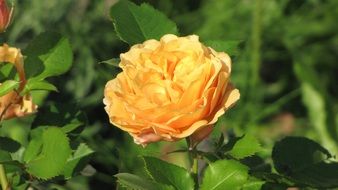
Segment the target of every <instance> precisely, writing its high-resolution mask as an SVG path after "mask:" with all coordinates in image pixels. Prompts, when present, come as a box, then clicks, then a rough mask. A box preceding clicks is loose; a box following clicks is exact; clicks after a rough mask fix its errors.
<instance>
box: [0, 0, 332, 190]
mask: <svg viewBox="0 0 338 190" xmlns="http://www.w3.org/2000/svg"><path fill="white" fill-rule="evenodd" d="M14 2H16V6H15V9H16V10H15V11H14V13H15V15H14V17H13V18H14V20H13V22H12V23H11V26H10V27H9V28H8V31H7V32H6V33H5V34H2V37H4V38H1V40H2V41H4V42H7V43H8V44H10V45H11V46H13V45H14V46H17V47H27V43H28V42H29V41H31V39H32V38H33V37H34V36H36V35H38V34H40V33H41V32H43V31H44V30H46V29H47V28H53V30H56V31H60V32H62V33H63V34H65V35H66V36H67V37H68V38H69V39H70V41H71V44H72V49H73V50H74V62H75V64H74V67H73V68H72V69H71V70H70V72H69V73H68V74H67V75H64V76H63V77H59V78H56V77H53V78H48V83H49V82H51V83H49V84H52V83H53V84H54V85H55V86H56V87H57V89H58V90H59V92H60V93H58V94H56V93H51V94H49V95H46V92H40V91H37V90H41V89H44V90H55V89H56V88H54V87H52V86H51V85H49V84H47V83H46V82H45V81H46V80H41V79H40V78H37V79H34V80H29V81H28V83H29V84H28V85H27V87H26V89H25V93H26V92H29V91H31V94H32V95H33V97H34V100H36V101H37V102H39V112H38V113H37V115H38V116H37V119H36V120H35V121H34V123H33V125H31V123H32V121H33V120H34V117H35V116H30V117H28V118H20V119H14V120H11V121H2V122H1V124H0V125H1V126H3V127H2V128H1V129H0V136H1V138H7V140H8V139H11V140H9V141H11V142H12V140H13V141H14V140H15V141H18V142H20V146H21V147H19V149H18V148H17V147H18V146H14V148H8V147H7V146H6V147H5V146H4V144H0V149H1V150H0V163H1V164H4V166H5V169H6V172H7V173H8V175H7V176H8V178H9V181H11V182H12V189H19V188H20V187H21V189H27V188H34V189H63V190H65V189H67V190H68V189H70V190H72V189H74V190H75V189H83V190H87V189H97V187H100V188H102V189H115V188H116V187H115V186H117V184H116V182H115V180H114V179H112V177H111V176H113V175H114V174H116V173H117V172H119V171H121V172H135V173H137V175H138V176H139V177H136V178H132V177H131V178H126V179H124V176H120V178H121V180H120V179H119V182H120V183H121V182H122V181H123V180H124V183H125V184H124V185H125V186H127V185H126V184H127V183H130V182H133V180H134V184H132V185H133V186H132V187H129V188H132V189H133V188H136V189H137V188H140V187H144V186H142V185H140V184H144V183H146V184H147V186H145V187H144V189H152V188H154V187H155V189H161V187H163V188H164V189H165V188H169V189H170V187H168V186H166V185H164V184H162V185H160V184H158V183H156V182H155V181H154V180H152V179H148V178H147V177H140V176H141V175H139V174H140V173H142V169H141V166H142V164H141V160H140V159H138V157H137V155H138V154H141V155H149V154H152V155H160V156H161V158H162V157H165V159H166V160H170V162H171V163H179V164H180V165H183V166H186V168H188V167H189V166H188V164H187V158H186V156H185V154H182V153H179V152H176V153H175V154H170V155H164V153H165V152H168V151H169V152H170V151H172V150H176V149H179V150H184V151H186V150H187V148H185V147H183V143H182V142H178V143H160V144H156V145H149V146H148V147H147V148H145V149H142V148H140V147H136V146H135V145H134V144H133V143H132V140H131V139H130V138H129V137H127V136H126V135H124V134H122V133H121V132H120V131H119V130H117V129H116V128H112V127H108V126H107V125H108V120H107V116H106V114H105V113H104V111H103V109H102V106H103V105H102V92H103V88H104V85H105V83H106V81H108V80H111V79H112V78H114V76H116V74H117V73H118V72H120V70H118V69H117V68H114V67H115V66H116V62H114V61H116V60H110V61H106V63H107V62H108V63H113V64H112V65H109V64H100V65H99V64H97V63H98V62H100V61H101V60H107V59H110V58H112V57H118V55H119V54H120V53H123V52H125V51H127V50H128V47H127V46H126V44H123V43H121V42H120V41H119V40H118V38H117V37H116V36H115V35H114V34H113V33H114V31H113V27H112V25H111V19H110V18H109V16H108V15H109V6H110V5H111V4H110V3H112V2H113V1H105V0H98V1H88V0H81V1H71V0H58V1H56V0H50V1H41V0H30V1H15V0H14ZM133 2H136V3H137V4H140V3H143V2H146V3H149V4H151V6H153V7H155V8H157V9H159V10H161V11H162V12H164V13H165V14H166V16H167V17H168V18H171V19H173V20H175V22H176V23H177V25H178V26H179V29H180V33H181V34H182V35H190V34H197V35H199V36H200V38H201V39H202V41H205V42H206V44H207V45H208V44H209V42H210V41H211V42H213V43H214V45H210V46H211V47H213V48H215V49H216V50H218V51H226V52H227V53H228V54H229V55H231V56H232V58H233V56H234V58H233V59H232V62H233V64H232V67H233V69H232V70H233V72H232V78H231V82H232V83H233V84H234V85H235V86H236V87H237V88H238V89H239V90H240V93H241V99H240V101H239V102H238V104H237V105H236V107H234V108H233V109H231V110H229V111H227V113H226V114H225V116H224V117H222V118H221V119H220V120H219V122H218V123H217V126H218V127H217V128H215V130H214V134H216V135H217V136H218V135H219V133H220V132H222V133H224V134H226V135H225V137H223V138H220V139H219V143H216V144H217V146H212V142H210V141H209V140H207V141H204V142H203V143H202V144H201V145H200V147H198V148H199V149H198V150H199V152H198V155H199V157H200V158H201V159H205V160H207V161H208V163H209V164H213V163H215V161H216V160H220V159H221V160H230V161H235V162H236V163H241V164H242V165H245V166H246V167H247V168H248V174H249V177H248V181H247V182H245V183H244V184H243V187H242V189H250V187H254V189H256V188H257V189H259V186H260V185H261V184H262V183H263V182H264V183H265V184H264V185H263V186H262V189H276V190H278V189H283V190H285V189H287V188H288V187H299V188H300V189H309V188H311V187H312V188H315V189H328V188H329V187H333V188H334V185H335V183H336V182H335V180H336V179H337V178H335V177H334V176H336V171H337V166H336V162H334V157H331V158H327V156H328V155H327V153H328V152H327V151H325V150H324V149H322V148H320V147H321V146H323V147H326V148H327V150H329V151H330V152H332V155H336V154H337V147H338V146H337V127H336V126H337V121H338V115H337V113H338V112H337V110H338V109H337V108H338V104H337V102H338V101H337V97H338V96H337V95H338V88H337V85H336V81H337V79H336V70H337V64H336V60H337V56H336V55H337V48H336V46H337V43H338V37H337V32H336V31H337V26H338V25H337V24H336V22H337V19H336V18H337V16H338V12H337V9H336V7H337V5H338V4H337V1H335V0H327V1H317V0H314V1H289V0H286V1H277V0H272V1H268V0H258V1H255V2H254V3H248V2H247V1H246V0H239V1H232V0H222V1H219V0H207V1H205V0H202V1H200V0H197V1H190V0H159V1H143V0H140V1H139V0H137V1H133ZM256 2H260V6H257V5H258V3H256ZM120 3H121V2H120ZM125 5H127V6H125ZM125 5H124V6H121V4H115V5H113V7H117V6H120V7H122V8H124V7H126V8H128V9H129V10H128V11H125V12H123V10H122V8H121V10H115V14H118V15H119V16H120V17H122V16H123V18H122V19H120V18H116V19H115V18H114V16H113V15H111V16H112V17H113V18H114V22H115V27H116V28H118V27H117V26H118V25H116V23H117V22H119V21H123V20H126V18H128V19H129V20H131V21H132V22H130V23H128V22H129V21H128V22H124V23H120V26H119V27H122V28H123V27H130V29H126V28H125V30H122V29H120V33H118V34H119V37H120V38H122V39H123V40H124V41H132V43H131V42H129V43H131V44H134V43H140V42H142V41H144V40H145V39H148V37H149V36H148V35H150V34H149V33H152V32H153V31H147V30H145V31H146V32H147V36H145V35H143V34H141V33H140V31H141V30H140V29H141V28H140V27H138V25H139V24H138V23H142V22H147V23H146V25H148V24H149V25H150V22H149V21H151V23H152V22H155V21H156V22H157V20H163V18H164V20H165V22H163V23H169V22H167V21H168V19H167V18H166V17H163V14H162V13H159V12H157V11H155V12H157V13H156V14H157V16H155V17H156V19H153V18H155V17H150V16H149V15H150V14H148V13H144V12H145V11H148V10H149V11H150V12H154V9H153V8H151V7H149V6H148V5H142V6H137V5H134V4H132V3H125ZM141 7H142V8H141ZM257 7H258V8H257ZM136 12H137V13H136ZM46 13H47V14H46ZM158 14H159V15H161V16H158ZM133 15H146V17H144V16H142V17H140V18H141V19H140V18H137V17H134V18H133V17H131V16H133ZM257 15H258V16H257ZM125 17H126V18H125ZM83 18H86V19H83ZM143 18H147V19H143ZM141 20H142V22H140V21H141ZM144 20H146V21H144ZM253 20H255V21H254V22H253ZM148 22H149V23H148ZM135 23H136V24H135ZM126 24H129V25H128V26H126ZM156 26H157V27H162V24H161V23H159V24H156ZM169 26H174V25H173V24H168V28H171V29H170V30H172V31H175V32H176V31H177V29H175V27H169ZM152 30H153V29H152ZM257 30H258V34H261V35H257ZM154 31H156V33H155V34H154V35H155V36H154V37H151V38H156V39H158V38H159V37H160V36H156V35H159V34H158V33H157V30H154ZM159 31H162V30H159ZM163 33H170V32H169V31H164V32H163ZM253 33H255V34H256V35H254V34H253ZM129 34H132V35H131V36H128V35H129ZM152 35H153V34H152ZM52 36H53V35H52ZM56 36H58V35H56ZM149 38H150V37H149ZM7 39H8V41H7ZM236 40H243V41H244V43H242V44H240V46H238V47H234V46H231V43H229V42H235V41H236ZM53 41H54V40H52V42H53ZM55 41H57V39H55ZM257 42H259V43H258V45H257ZM60 43H61V44H62V42H60ZM54 44H55V43H54ZM56 44H59V43H57V42H56ZM215 44H216V45H215ZM48 45H49V42H46V43H45V44H42V45H41V48H45V46H48ZM51 46H53V45H51ZM36 47H37V46H36ZM232 48H233V49H232ZM57 49H58V48H57ZM26 50H28V49H26ZM46 52H48V53H46V54H49V52H51V53H52V54H54V53H53V51H51V50H50V49H46ZM42 54H45V53H42ZM24 56H28V57H26V60H25V65H26V66H25V67H27V68H28V69H27V72H28V77H31V76H33V77H37V76H39V75H40V74H41V73H43V69H44V68H47V67H45V66H44V65H43V64H42V65H40V63H42V62H43V61H40V60H41V59H39V58H38V59H37V60H38V61H37V62H34V64H32V62H33V61H32V60H34V59H32V58H29V55H28V54H26V51H24ZM51 57H53V56H51ZM66 57H67V56H66ZM257 57H258V58H259V59H258V61H257ZM42 58H44V57H43V56H42ZM29 60H31V61H29ZM47 62H48V61H47ZM114 64H115V66H114ZM30 65H31V66H30ZM53 65H54V64H53ZM55 65H58V64H55ZM55 65H54V66H55ZM110 66H111V67H110ZM66 67H67V66H65V67H63V68H64V69H66ZM108 67H109V69H108ZM56 71H58V70H56ZM29 73H31V74H29ZM43 75H44V74H43ZM254 78H258V79H257V80H256V79H254ZM6 80H13V81H15V80H16V72H15V69H14V68H13V66H12V65H11V64H0V82H1V83H3V82H4V81H6ZM253 81H256V82H253ZM29 86H31V87H29ZM28 87H29V88H28ZM0 88H1V87H0ZM15 88H16V87H15ZM15 88H14V89H15ZM42 94H45V95H42ZM300 96H301V97H300ZM48 102H62V103H63V105H62V106H59V108H58V109H57V111H54V112H53V111H51V112H52V113H54V114H50V113H48V112H50V111H49V110H48V108H46V107H48V105H47V104H48ZM70 102H77V104H78V105H79V106H76V108H74V110H77V111H79V112H81V113H83V112H85V113H87V114H88V115H89V117H88V120H89V122H83V120H82V119H81V120H80V119H75V118H77V116H76V115H77V114H72V113H70V112H68V111H65V112H67V114H70V115H71V116H70V117H67V114H65V115H63V114H62V112H63V110H68V108H66V107H67V106H65V105H68V104H70ZM46 105H47V106H46ZM71 105H73V104H71ZM63 106H64V107H63ZM69 107H72V106H69ZM74 107H75V106H74ZM80 110H81V111H80ZM45 111H46V112H47V113H48V114H44V112H45ZM77 111H74V112H73V113H77ZM56 112H58V114H56ZM43 115H44V116H43ZM62 115H63V116H62ZM54 116H55V118H58V119H54ZM74 116H75V118H73V119H71V118H72V117H74ZM65 118H67V119H65ZM64 120H66V121H67V122H63V121H64ZM76 120H79V121H76ZM40 121H43V122H40ZM68 122H70V123H68ZM84 123H85V124H84ZM43 125H48V126H58V127H60V129H62V130H63V132H64V133H68V134H67V136H68V137H69V139H70V145H71V147H72V154H71V156H70V157H69V158H68V159H67V162H68V161H72V158H75V157H77V156H75V155H86V154H87V153H88V154H89V153H90V152H91V151H90V150H88V149H87V148H85V147H86V145H84V144H83V143H82V141H83V140H85V141H86V144H88V147H91V148H92V149H93V150H95V151H96V152H97V153H96V154H89V155H87V156H84V158H83V159H80V160H85V161H86V159H88V157H91V158H92V161H91V162H90V163H91V164H92V167H94V168H95V170H97V173H95V174H94V175H93V176H91V177H88V176H82V175H81V174H82V173H83V172H79V171H78V170H77V169H78V168H79V170H81V169H80V168H82V166H83V165H86V164H87V163H86V162H85V163H83V164H82V163H81V162H82V161H80V162H78V163H79V164H80V166H81V167H80V166H79V167H78V166H76V167H75V168H76V170H75V171H76V172H73V171H74V170H73V168H74V167H73V165H72V164H69V166H70V167H69V170H67V174H70V173H71V174H72V177H70V178H69V177H65V176H67V175H66V174H65V172H66V168H67V166H65V168H64V169H63V170H62V172H61V175H65V176H59V177H56V178H52V179H49V180H48V181H43V183H41V181H38V180H36V179H35V178H33V179H31V178H29V174H27V172H26V171H25V169H24V167H23V166H24V164H25V160H32V159H34V158H35V157H36V156H37V155H39V153H41V150H42V149H41V148H42V145H41V144H42V142H41V140H37V139H39V138H36V137H38V136H40V135H42V131H43V130H41V129H44V130H46V129H47V128H48V126H43ZM30 126H32V130H33V131H31V129H30ZM79 126H82V127H83V126H86V127H85V129H84V131H83V133H81V134H80V135H79V132H80V131H81V130H82V129H83V128H82V127H79ZM36 129H39V130H36ZM234 132H235V134H244V133H246V134H251V135H253V136H254V137H256V138H257V139H258V140H259V144H261V145H262V147H264V150H267V151H259V152H258V154H255V155H253V156H249V157H244V158H241V157H242V156H244V155H245V156H246V155H250V154H251V153H250V154H249V153H245V151H244V153H245V154H242V151H239V152H241V153H240V155H241V156H240V157H235V156H234V155H233V154H232V152H236V149H237V148H236V147H238V146H239V144H238V143H239V142H240V141H241V140H244V139H243V138H244V137H245V136H243V137H235V138H234V134H233V133H234ZM33 133H34V134H33ZM28 134H31V136H30V138H27V136H29V135H28ZM286 135H298V136H299V135H301V136H306V137H310V138H311V139H315V140H316V141H317V142H320V144H321V146H317V145H318V144H317V143H315V144H317V145H315V144H314V143H309V142H308V140H305V139H303V140H301V142H300V144H301V145H303V147H302V148H299V149H297V148H290V147H291V145H290V144H292V146H293V145H294V144H293V143H290V142H289V141H284V140H282V141H280V142H278V143H277V144H276V146H275V149H274V150H276V147H281V146H280V143H282V144H283V143H286V144H289V145H288V146H289V147H288V148H285V147H284V148H282V150H283V151H282V152H280V153H279V156H274V154H275V152H274V153H273V158H274V160H276V159H277V162H274V164H275V168H279V165H278V163H281V164H282V166H283V164H284V166H285V165H286V166H287V167H289V166H292V168H291V169H290V168H287V167H285V168H283V167H281V168H280V169H278V170H277V169H276V171H271V167H272V165H270V164H269V162H270V156H271V155H270V151H269V150H271V149H272V146H273V145H274V142H275V141H276V139H280V138H281V137H284V136H286ZM7 140H6V141H5V142H7ZM224 141H225V142H227V143H224ZM252 141H253V142H254V144H256V142H257V140H254V139H253V140H252ZM303 141H304V142H305V141H306V142H305V143H304V142H303ZM297 142H298V141H297ZM5 144H6V143H5ZM14 144H16V143H14ZM236 144H237V145H236ZM80 145H81V146H80ZM4 147H5V148H4ZM282 147H283V146H282ZM309 147H312V148H309ZM6 148H7V150H9V149H11V153H9V152H7V151H3V149H6ZM250 148H251V147H250ZM289 148H290V151H289ZM296 149H297V153H295V155H301V156H300V157H301V159H304V158H303V156H302V155H309V158H308V159H305V162H303V161H304V160H301V161H300V160H299V159H298V158H296V157H295V156H294V155H293V153H294V152H295V150H296ZM313 150H314V152H315V153H313V154H310V153H311V151H313ZM82 151H83V152H82ZM237 151H238V150H237ZM277 152H278V151H277ZM308 152H310V153H308ZM252 154H253V153H252ZM257 155H259V156H260V157H258V156H257ZM280 155H282V156H280ZM75 160H76V161H75ZM77 160H78V159H74V162H77ZM74 162H70V163H74ZM295 163H296V164H295ZM303 163H306V164H303ZM15 164H16V165H15ZM14 166H15V167H14ZM297 166H302V167H303V168H299V167H297ZM202 167H203V165H201V166H200V169H202V170H204V168H202ZM206 167H207V166H206ZM72 170H73V171H72ZM290 171H292V172H294V171H295V172H294V173H292V172H291V173H290ZM324 171H325V172H324ZM277 172H278V173H277ZM73 174H74V176H73ZM118 175H119V174H118ZM19 176H21V177H19ZM68 176H69V175H68ZM75 176H76V177H75ZM128 176H129V174H127V177H128ZM63 177H65V178H67V182H65V181H64V180H63ZM134 177H135V176H134ZM60 178H62V180H60ZM122 178H123V179H122ZM201 178H202V175H200V179H201ZM202 181H203V179H202ZM25 182H28V184H27V183H25ZM143 182H144V183H143ZM148 182H149V183H148ZM121 184H122V183H121ZM149 184H151V185H152V186H151V187H150V186H149ZM135 185H136V187H135ZM163 185H164V186H163ZM137 186H139V187H137ZM160 186H161V187H160ZM121 189H123V188H121ZM171 189H172V188H171Z"/></svg>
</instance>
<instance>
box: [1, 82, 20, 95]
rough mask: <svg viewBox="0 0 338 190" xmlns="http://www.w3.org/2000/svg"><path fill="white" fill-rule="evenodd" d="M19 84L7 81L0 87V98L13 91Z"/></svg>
mask: <svg viewBox="0 0 338 190" xmlns="http://www.w3.org/2000/svg"><path fill="white" fill-rule="evenodd" d="M19 84H20V83H19V82H18V81H15V80H7V81H5V82H4V83H2V84H1V85H0V97H1V96H3V95H6V94H7V93H8V92H10V91H12V90H14V89H15V88H17V87H18V86H19Z"/></svg>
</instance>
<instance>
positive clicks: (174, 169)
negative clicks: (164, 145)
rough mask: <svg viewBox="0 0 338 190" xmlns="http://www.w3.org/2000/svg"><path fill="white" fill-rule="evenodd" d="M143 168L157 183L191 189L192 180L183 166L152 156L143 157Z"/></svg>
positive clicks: (192, 187) (184, 189) (178, 189)
mask: <svg viewBox="0 0 338 190" xmlns="http://www.w3.org/2000/svg"><path fill="white" fill-rule="evenodd" d="M143 159H144V162H145V168H146V170H147V171H148V173H149V174H150V176H151V177H152V178H153V179H154V180H155V181H156V182H158V183H163V184H167V185H171V186H173V187H175V189H177V190H189V189H191V190H193V189H194V181H193V179H192V178H191V176H190V174H189V172H188V171H187V170H185V169H184V168H181V167H179V166H176V165H174V164H171V163H168V162H165V161H162V160H160V159H158V158H154V157H148V156H145V157H143Z"/></svg>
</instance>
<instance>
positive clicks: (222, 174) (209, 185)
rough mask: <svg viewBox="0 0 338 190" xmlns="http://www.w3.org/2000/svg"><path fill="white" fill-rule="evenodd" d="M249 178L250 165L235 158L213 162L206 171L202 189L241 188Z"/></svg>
mask: <svg viewBox="0 0 338 190" xmlns="http://www.w3.org/2000/svg"><path fill="white" fill-rule="evenodd" d="M247 178H248V167H246V166H244V165H242V164H241V163H239V162H236V161H234V160H220V161H216V162H215V163H212V164H210V165H209V166H208V168H207V169H206V171H205V174H204V178H203V181H202V185H201V190H221V189H234V190H235V189H241V187H242V186H243V184H244V183H245V182H246V181H247Z"/></svg>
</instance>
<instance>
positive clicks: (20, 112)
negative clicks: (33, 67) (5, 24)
mask: <svg viewBox="0 0 338 190" xmlns="http://www.w3.org/2000/svg"><path fill="white" fill-rule="evenodd" d="M1 62H2V63H1ZM4 63H9V64H13V65H14V66H15V68H16V70H17V72H18V75H19V78H20V86H19V88H18V89H17V90H13V91H11V92H9V93H7V94H5V95H4V96H1V97H0V121H2V120H5V119H10V118H13V117H21V116H25V115H27V114H30V113H33V112H35V110H36V108H37V106H36V105H35V104H34V103H33V102H32V98H31V97H30V96H29V95H25V96H20V92H21V91H22V90H23V88H24V87H25V84H26V78H25V73H24V68H23V57H22V54H21V52H20V50H19V49H17V48H13V47H8V45H6V44H4V45H3V46H0V64H4ZM0 86H1V83H0Z"/></svg>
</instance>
